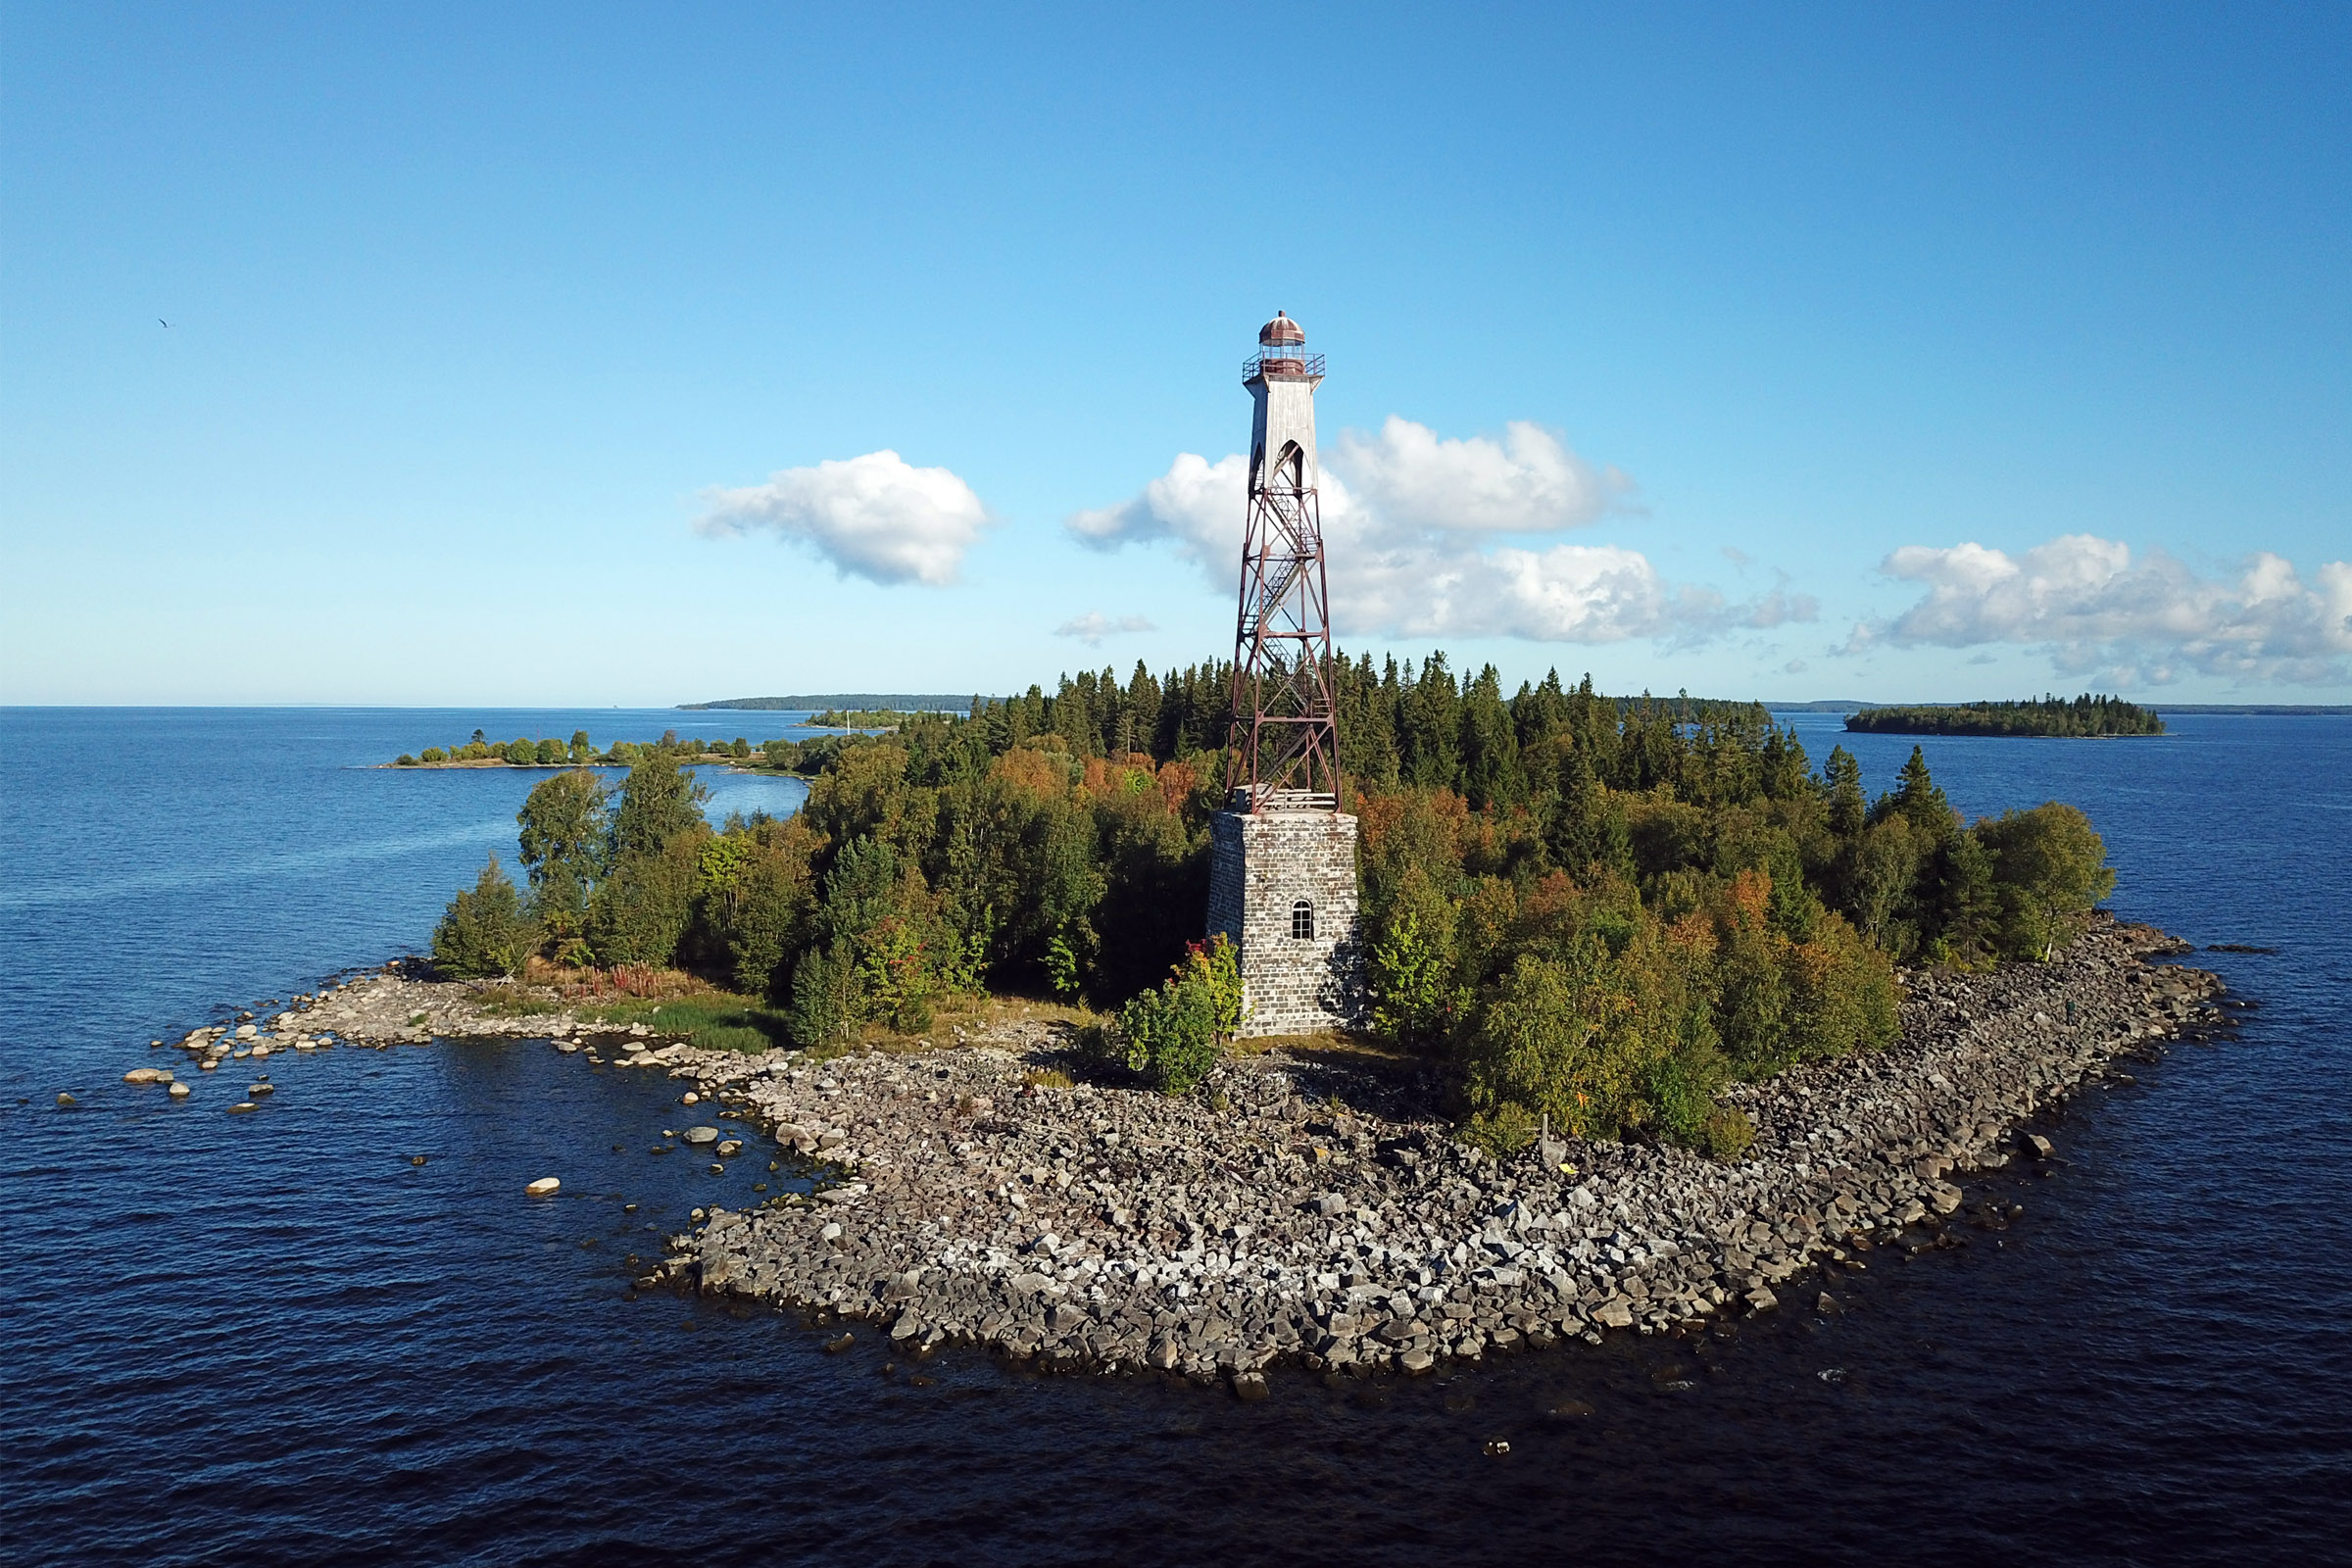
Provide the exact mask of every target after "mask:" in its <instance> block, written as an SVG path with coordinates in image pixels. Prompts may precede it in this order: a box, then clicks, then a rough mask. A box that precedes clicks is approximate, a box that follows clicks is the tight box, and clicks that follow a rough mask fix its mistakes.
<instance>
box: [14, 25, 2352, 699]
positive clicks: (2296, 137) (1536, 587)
mask: <svg viewBox="0 0 2352 1568" xmlns="http://www.w3.org/2000/svg"><path fill="white" fill-rule="evenodd" d="M1624 9H1625V8H1605V9H1604V8H1593V9H1590V10H1576V9H1569V8H1561V7H1544V8H1531V9H1527V10H1502V9H1477V10H1472V9H1464V8H1445V9H1443V10H1439V9H1435V8H1433V9H1431V10H1427V11H1420V12H1384V11H1380V10H1377V9H1373V8H1366V7H1361V6H1358V7H1348V8H1333V9H1329V10H1307V9H1277V8H1267V7H1262V6H1252V7H1238V8H1233V9H1227V10H1221V9H1199V8H1172V7H1160V8H1086V9H1071V10H1066V11H1051V10H1042V9H1040V10H1025V11H1020V12H993V11H988V10H986V9H984V8H974V7H957V8H939V9H931V10H924V9H898V10H888V11H885V10H880V9H877V8H863V7H860V8H848V7H829V8H821V9H820V8H806V9H798V10H792V9H785V8H757V9H749V8H747V9H744V10H740V11H730V10H724V9H718V8H709V7H702V8H689V7H676V8H630V9H627V10H621V9H600V8H594V7H580V6H566V7H561V8H558V7H549V8H545V9H536V10H535V9H530V8H525V7H519V6H515V7H497V8H483V7H471V6H468V7H447V8H436V7H431V6H422V5H411V6H404V7H398V8H393V7H379V8H372V9H363V8H354V7H286V8H282V9H275V10H265V9H252V8H236V7H153V6H143V7H105V6H97V5H74V6H64V5H38V6H36V5H26V4H21V3H10V4H8V5H7V6H6V9H5V13H4V14H0V15H4V17H5V25H4V29H0V48H4V53H0V89H4V90H0V127H4V132H5V133H4V135H0V181H4V182H5V183H4V185H0V200H4V201H5V211H6V214H7V220H6V222H5V226H4V228H0V371H4V373H0V475H4V481H5V482H4V486H0V568H4V576H5V593H6V602H5V603H6V613H5V616H4V617H0V619H4V622H5V624H4V625H0V700H4V701H9V702H29V703H78V702H92V703H117V702H157V703H177V702H232V703H234V702H275V701H288V702H355V703H445V702H460V703H512V704H550V705H559V704H605V703H668V702H676V701H689V700H695V699H701V698H710V697H720V696H732V695H746V694H757V693H765V692H782V691H823V690H842V689H851V690H876V689H916V690H935V689H941V690H956V691H961V690H973V689H977V690H987V691H995V690H1002V689H1006V688H1011V687H1017V686H1023V685H1026V684H1027V683H1028V682H1030V681H1031V680H1038V679H1047V680H1050V679H1051V677H1052V676H1053V675H1054V673H1055V672H1056V671H1058V670H1061V669H1065V668H1076V667H1079V666H1081V665H1092V666H1097V667H1100V666H1102V665H1104V664H1109V665H1113V666H1115V667H1117V668H1118V669H1119V670H1121V671H1124V670H1126V669H1127V668H1128V667H1130V666H1131V665H1132V664H1133V662H1135V661H1136V660H1137V659H1138V658H1142V659H1144V660H1147V661H1148V662H1151V663H1152V665H1153V666H1154V667H1164V666H1166V665H1168V664H1171V663H1177V662H1191V661H1194V660H1197V659H1201V658H1206V657H1212V656H1223V655H1225V654H1227V653H1229V652H1230V644H1231V635H1232V633H1231V627H1232V623H1233V607H1232V603H1231V599H1230V587H1229V584H1230V581H1231V575H1232V567H1231V564H1230V563H1229V561H1228V560H1227V559H1226V558H1227V556H1228V555H1229V554H1230V553H1231V552H1233V551H1234V550H1236V549H1238V542H1239V534H1240V526H1241V516H1240V503H1239V500H1238V492H1236V491H1234V490H1233V489H1232V485H1233V483H1234V481H1233V480H1232V467H1231V466H1230V465H1226V466H1222V467H1220V466H1219V465H1220V462H1221V460H1224V459H1227V458H1228V457H1229V456H1230V455H1232V454H1234V453H1235V452H1237V451H1238V450H1239V449H1241V448H1243V447H1244V446H1245V445H1246V444H1247V441H1248V436H1249V417H1250V406H1249V400H1248V396H1247V394H1246V393H1245V392H1244V391H1243V390H1242V388H1241V386H1240V384H1239V376H1238V373H1237V371H1238V367H1239V364H1240V361H1241V359H1242V357H1243V356H1244V354H1245V353H1246V352H1248V351H1249V350H1250V348H1251V347H1252V345H1253V337H1254V333H1255V330H1256V327H1257V325H1258V323H1259V322H1261V321H1262V320H1264V319H1266V318H1267V317H1268V316H1270V315H1271V314H1272V313H1273V312H1274V310H1275V309H1276V308H1277V307H1280V308H1283V309H1285V310H1287V311H1289V312H1290V314H1292V315H1293V316H1295V317H1297V318H1298V319H1299V320H1301V321H1302V322H1303V323H1304V324H1305V327H1306V330H1307V332H1308V334H1309V338H1310V346H1311V347H1313V348H1314V349H1317V350H1319V351H1322V352H1324V353H1326V354H1328V355H1329V357H1330V367H1331V370H1330V378H1329V379H1328V380H1327V381H1326V382H1325V383H1324V385H1323V388H1322V390H1321V392H1320V394H1319V417H1320V420H1321V426H1322V431H1323V436H1324V442H1325V448H1326V457H1327V467H1328V471H1329V475H1330V479H1329V481H1328V482H1329V483H1330V485H1331V487H1332V490H1333V492H1334V493H1331V494H1327V496H1326V502H1325V506H1326V513H1327V522H1329V523H1330V524H1331V527H1332V533H1333V549H1334V564H1333V572H1334V586H1335V592H1336V593H1337V594H1338V595H1339V596H1340V610H1339V612H1338V613H1339V614H1340V616H1341V619H1342V621H1343V633H1344V635H1343V641H1345V642H1346V643H1347V644H1348V645H1349V646H1351V647H1355V648H1372V649H1376V650H1395V651H1397V652H1400V653H1402V652H1417V651H1422V650H1426V649H1428V648H1430V647H1434V646H1442V647H1445V648H1446V649H1448V650H1449V651H1450V652H1451V653H1452V655H1453V657H1454V661H1455V662H1456V664H1457V666H1459V665H1465V664H1467V665H1472V666H1475V665H1476V664H1478V663H1481V662H1487V661H1490V660H1491V661H1493V662H1495V663H1496V664H1497V665H1498V666H1499V667H1500V668H1501V669H1502V671H1503V672H1504V674H1505V676H1506V677H1508V678H1509V679H1511V680H1513V681H1516V680H1518V679H1520V678H1523V677H1537V676H1541V674H1542V673H1543V671H1544V669H1545V668H1546V667H1548V666H1552V665H1557V666H1558V667H1559V668H1560V669H1561V670H1562V671H1563V672H1564V673H1566V674H1568V675H1569V676H1571V677H1573V676H1574V675H1576V674H1578V673H1581V672H1583V671H1585V670H1591V671H1592V672H1593V675H1594V677H1595V679H1596V680H1597V681H1598V682H1599V683H1600V684H1601V685H1602V686H1603V687H1604V688H1607V689H1623V690H1637V689H1641V688H1643V687H1648V688H1653V689H1657V690H1661V691H1666V690H1673V689H1675V688H1678V687H1688V688H1689V689H1691V691H1693V692H1701V693H1707V694H1712V695H1722V696H1750V695H1754V696H1763V697H1767V698H1774V699H1798V698H1809V697H1844V696H1854V697H1863V698H1871V699H1884V700H1893V699H1901V698H1931V699H1964V698H1972V697H1978V696H2011V695H2023V694H2026V693H2029V692H2037V691H2039V690H2041V689H2043V688H2045V687H2050V686H2057V687H2061V688H2063V689H2067V690H2070V691H2071V690H2080V689H2082V688H2083V687H2086V686H2097V687H2100V688H2102V689H2110V688H2121V689H2122V690H2125V691H2127V692H2129V693H2131V694H2133V695H2139V696H2161V697H2168V698H2171V699H2174V700H2180V701H2195V700H2205V701H2230V700H2250V699H2263V700H2287V701H2303V702H2328V701H2333V702H2344V701H2352V624H2348V623H2347V621H2346V618H2345V617H2346V616H2347V615H2348V614H2352V565H2347V564H2346V563H2347V562H2352V500H2347V497H2348V496H2352V287H2348V286H2347V285H2348V284H2352V179H2348V177H2347V176H2348V174H2352V86H2348V85H2347V84H2348V83H2352V12H2347V11H2345V10H2343V9H2341V8H2327V7H2304V8H2274V9H2270V10H2262V11H2257V10H2254V9H2251V8H2240V9H2231V10H2227V11H2225V10H2221V9H2219V8H2216V9H2212V10H2180V9H2168V8H2163V7H2152V6H2151V7H2133V8H2121V7H2103V8H2093V9H2075V8H2064V7H2053V6H2046V5H2042V6H2031V7H2027V6H2018V7H2011V8H1989V7H1971V8H1936V9H1933V10H1931V9H1930V8H1926V7H1917V8H1909V9H1896V8H1886V7H1853V8H1846V9H1829V8H1770V13H1771V14H1770V17H1769V20H1766V17H1765V12H1764V11H1763V10H1760V9H1759V8H1754V7H1741V8H1724V9H1721V10H1715V11H1708V10H1702V9H1698V8H1684V9H1678V10H1673V11H1667V10H1664V9H1663V8H1658V9H1654V10H1652V11H1650V12H1649V13H1648V14H1645V15H1642V16H1639V17H1628V16H1625V15H1622V14H1621V13H1622V12H1623V11H1624ZM162 321H169V322H170V323H171V325H170V326H169V327H166V326H164V325H161V324H160V322H162ZM1344 432H1352V434H1345V435H1344ZM883 454H896V455H897V456H896V457H895V458H893V457H887V456H881V455H883ZM1188 454H1189V455H1191V456H1192V458H1194V459H1197V460H1199V462H1198V463H1194V464H1191V465H1189V466H1188V464H1187V463H1186V462H1185V461H1183V460H1184V457H1185V455H1188ZM1457 496H1458V497H1459V498H1460V499H1459V504H1458V505H1457V504H1456V503H1455V500H1454V498H1455V497H1457Z"/></svg>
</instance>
